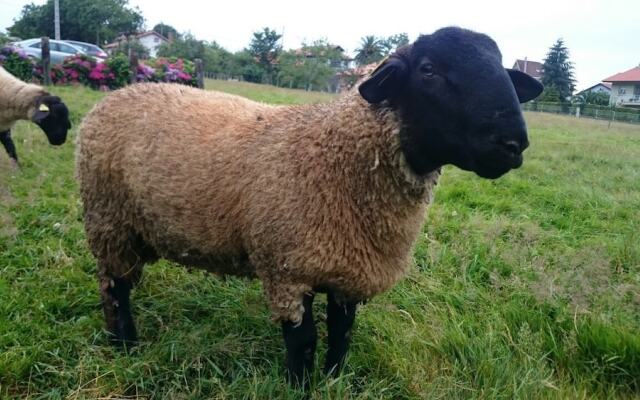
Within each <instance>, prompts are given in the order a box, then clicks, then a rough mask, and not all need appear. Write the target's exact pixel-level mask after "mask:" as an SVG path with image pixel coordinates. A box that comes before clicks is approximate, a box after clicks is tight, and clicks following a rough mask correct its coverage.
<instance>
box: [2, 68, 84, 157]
mask: <svg viewBox="0 0 640 400" xmlns="http://www.w3.org/2000/svg"><path fill="white" fill-rule="evenodd" d="M20 119H22V120H28V121H33V122H35V123H36V124H37V125H38V126H39V127H40V128H41V129H42V130H43V131H44V133H45V134H46V135H47V138H48V139H49V143H51V144H52V145H60V144H62V143H64V142H65V140H66V137H67V131H68V130H69V129H70V128H71V123H70V122H69V110H68V109H67V106H65V104H64V103H63V102H62V101H61V100H60V98H59V97H57V96H51V95H50V94H49V93H48V92H47V91H45V90H44V89H43V88H42V87H40V86H37V85H33V84H30V83H25V82H22V81H21V80H19V79H18V78H16V77H15V76H13V75H11V74H10V73H9V72H7V71H6V70H5V69H4V68H2V67H0V142H1V143H2V144H3V146H4V148H5V150H6V151H7V153H8V154H9V157H10V158H11V160H12V162H13V163H14V164H16V165H17V164H18V154H17V153H16V149H15V145H14V143H13V140H12V139H11V128H12V127H13V125H14V124H15V123H16V121H18V120H20Z"/></svg>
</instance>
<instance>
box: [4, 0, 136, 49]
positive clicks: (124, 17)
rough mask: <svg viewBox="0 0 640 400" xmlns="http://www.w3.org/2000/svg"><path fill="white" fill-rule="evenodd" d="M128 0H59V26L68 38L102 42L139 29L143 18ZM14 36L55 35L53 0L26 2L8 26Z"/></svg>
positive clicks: (63, 34) (63, 35)
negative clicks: (17, 16) (41, 2)
mask: <svg viewBox="0 0 640 400" xmlns="http://www.w3.org/2000/svg"><path fill="white" fill-rule="evenodd" d="M128 3H129V2H128V0H101V1H94V0H64V1H63V2H61V4H60V30H61V34H62V37H63V38H65V39H73V40H80V41H83V42H90V43H96V44H100V43H101V42H104V41H112V40H113V39H115V38H116V37H117V36H119V35H120V34H130V33H135V32H138V31H139V30H140V29H142V27H143V25H144V18H143V17H142V14H141V13H140V10H139V9H138V8H134V9H131V8H129V4H128ZM7 30H8V31H9V34H10V35H12V36H18V37H22V38H31V37H39V36H50V37H53V36H54V24H53V0H49V1H47V2H46V3H45V4H43V5H35V4H33V3H32V4H27V5H26V6H24V7H23V8H22V13H21V14H20V17H19V18H18V19H17V20H16V21H15V22H14V24H13V25H12V26H11V27H9V28H8V29H7Z"/></svg>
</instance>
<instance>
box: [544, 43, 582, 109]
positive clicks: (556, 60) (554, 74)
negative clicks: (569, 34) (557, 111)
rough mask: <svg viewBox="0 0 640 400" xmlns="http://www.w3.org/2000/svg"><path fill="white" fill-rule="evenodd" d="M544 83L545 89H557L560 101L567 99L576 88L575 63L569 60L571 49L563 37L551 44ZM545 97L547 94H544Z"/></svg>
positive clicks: (545, 60) (546, 59) (545, 65)
mask: <svg viewBox="0 0 640 400" xmlns="http://www.w3.org/2000/svg"><path fill="white" fill-rule="evenodd" d="M542 83H543V84H544V86H545V91H555V92H557V94H558V95H559V96H560V101H563V102H564V101H567V99H568V98H569V97H570V96H571V94H572V93H573V91H574V89H575V79H574V77H573V63H572V62H570V61H569V50H568V49H567V47H566V46H565V45H564V41H563V40H562V39H558V40H557V41H556V43H555V44H554V45H553V46H551V48H550V49H549V52H548V53H547V57H546V58H545V59H544V72H543V75H542ZM542 97H543V98H545V95H544V94H543V96H542Z"/></svg>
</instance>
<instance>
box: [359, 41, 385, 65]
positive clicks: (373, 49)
mask: <svg viewBox="0 0 640 400" xmlns="http://www.w3.org/2000/svg"><path fill="white" fill-rule="evenodd" d="M383 57H384V49H383V43H382V41H381V40H380V39H378V38H376V37H375V36H372V35H371V36H365V37H363V38H362V39H360V48H357V49H356V57H355V60H356V63H358V65H366V64H371V63H373V62H376V61H380V60H382V58H383Z"/></svg>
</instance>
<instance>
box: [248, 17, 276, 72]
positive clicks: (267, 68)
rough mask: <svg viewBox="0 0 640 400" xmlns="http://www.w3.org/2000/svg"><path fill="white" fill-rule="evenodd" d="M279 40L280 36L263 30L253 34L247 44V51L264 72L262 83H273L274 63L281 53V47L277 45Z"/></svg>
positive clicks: (273, 31)
mask: <svg viewBox="0 0 640 400" xmlns="http://www.w3.org/2000/svg"><path fill="white" fill-rule="evenodd" d="M280 38H282V35H278V33H276V31H275V30H271V29H269V28H263V29H262V31H258V32H254V33H253V38H252V39H251V43H249V48H248V49H247V50H248V51H249V53H250V54H251V55H252V56H253V57H254V58H255V59H256V61H257V62H258V65H259V66H260V67H261V68H262V69H263V70H264V75H263V79H264V83H273V75H274V72H275V70H276V63H277V60H278V57H279V56H280V53H281V52H282V46H281V45H279V44H278V42H279V41H280Z"/></svg>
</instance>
